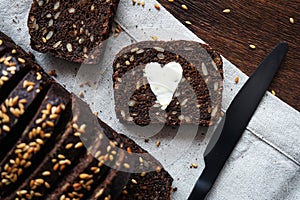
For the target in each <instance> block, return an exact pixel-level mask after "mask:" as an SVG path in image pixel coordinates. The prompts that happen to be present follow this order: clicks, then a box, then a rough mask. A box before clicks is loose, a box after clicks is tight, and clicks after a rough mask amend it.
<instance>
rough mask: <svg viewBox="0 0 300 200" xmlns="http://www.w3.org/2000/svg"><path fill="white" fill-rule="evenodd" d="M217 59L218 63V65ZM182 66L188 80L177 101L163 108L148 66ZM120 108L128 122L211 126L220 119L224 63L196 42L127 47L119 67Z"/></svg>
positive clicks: (117, 97)
mask: <svg viewBox="0 0 300 200" xmlns="http://www.w3.org/2000/svg"><path fill="white" fill-rule="evenodd" d="M212 61H213V62H212ZM171 62H176V63H177V64H180V66H181V68H182V71H183V72H182V79H181V81H180V82H179V84H178V87H177V90H176V91H175V93H174V95H173V98H172V101H171V102H170V103H169V105H168V106H167V107H166V109H165V110H162V107H161V105H160V104H159V103H158V102H157V97H156V96H155V94H154V92H153V91H152V89H151V87H150V85H149V82H148V80H147V77H146V75H145V67H146V65H147V64H149V63H158V64H160V65H161V66H162V67H163V66H164V65H166V64H168V63H171ZM113 70H114V74H113V82H114V96H115V110H116V114H117V117H118V118H119V119H120V121H122V122H126V123H129V124H132V123H135V124H138V125H142V126H144V125H148V124H150V123H153V124H155V123H165V124H166V125H179V124H199V125H202V126H208V125H211V124H212V123H213V122H214V121H215V120H216V119H218V118H219V116H220V108H221V98H222V94H221V93H222V78H223V70H222V59H221V57H220V55H219V54H218V53H217V52H216V51H215V50H213V49H212V48H210V47H209V46H208V45H206V44H200V43H198V42H193V41H170V42H163V41H146V42H139V43H136V44H133V45H130V46H128V47H125V48H124V49H123V50H121V52H119V53H118V55H117V56H116V59H115V60H114V64H113Z"/></svg>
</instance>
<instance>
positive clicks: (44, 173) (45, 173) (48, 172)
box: [42, 171, 51, 176]
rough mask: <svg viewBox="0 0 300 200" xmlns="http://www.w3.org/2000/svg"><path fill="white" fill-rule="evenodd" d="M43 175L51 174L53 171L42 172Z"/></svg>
mask: <svg viewBox="0 0 300 200" xmlns="http://www.w3.org/2000/svg"><path fill="white" fill-rule="evenodd" d="M42 175H43V176H50V175H51V172H50V171H44V172H43V173H42Z"/></svg>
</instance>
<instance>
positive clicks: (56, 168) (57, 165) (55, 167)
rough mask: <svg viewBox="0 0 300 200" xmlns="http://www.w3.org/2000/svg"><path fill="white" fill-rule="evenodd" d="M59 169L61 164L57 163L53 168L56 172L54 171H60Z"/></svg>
mask: <svg viewBox="0 0 300 200" xmlns="http://www.w3.org/2000/svg"><path fill="white" fill-rule="evenodd" d="M58 167H59V164H58V163H56V164H55V165H54V166H53V170H54V171H56V170H58Z"/></svg>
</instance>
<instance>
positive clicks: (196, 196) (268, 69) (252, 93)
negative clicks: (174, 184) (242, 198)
mask: <svg viewBox="0 0 300 200" xmlns="http://www.w3.org/2000/svg"><path fill="white" fill-rule="evenodd" d="M287 51H288V44H287V43H284V42H282V43H279V44H278V45H277V46H276V47H275V48H274V49H273V50H272V51H271V52H270V53H269V54H268V55H267V56H266V57H265V59H264V60H263V61H262V62H261V63H260V65H259V66H258V68H257V69H256V70H255V72H254V73H253V74H252V75H251V76H250V78H249V79H248V80H247V81H246V83H245V84H244V85H243V87H242V88H241V89H240V91H239V92H238V94H237V95H236V96H235V97H234V99H233V100H232V102H231V104H230V105H229V107H228V109H227V111H226V113H225V115H224V117H223V118H222V119H221V121H220V122H219V124H218V126H217V127H216V129H215V132H214V135H213V136H212V139H211V140H210V142H209V144H208V145H207V147H206V150H205V152H204V162H205V167H204V170H203V172H202V173H201V175H200V177H199V179H198V180H197V182H196V184H195V186H194V188H193V190H192V193H191V194H190V196H189V198H188V200H201V199H204V198H205V197H206V195H207V194H208V192H209V191H210V189H211V188H212V186H213V184H214V182H215V180H216V179H217V177H218V175H219V173H220V171H221V170H222V168H223V166H224V164H225V162H226V160H227V158H228V157H229V156H230V154H231V152H232V150H233V149H234V147H235V146H236V144H237V142H238V140H239V139H240V137H241V135H242V133H243V132H244V130H245V129H246V127H247V125H248V123H249V121H250V119H251V117H252V115H253V114H254V112H255V110H256V108H257V106H258V105H259V103H260V101H261V99H262V98H263V96H264V94H265V92H266V90H267V89H268V87H269V85H270V83H271V82H272V79H273V77H274V76H275V74H276V72H277V70H278V69H279V66H280V64H281V62H282V60H283V59H284V57H285V55H286V53H287Z"/></svg>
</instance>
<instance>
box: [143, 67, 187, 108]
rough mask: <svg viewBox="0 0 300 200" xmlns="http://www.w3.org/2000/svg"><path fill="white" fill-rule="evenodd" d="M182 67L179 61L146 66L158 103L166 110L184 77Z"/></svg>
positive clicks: (146, 74) (147, 75) (148, 78)
mask: <svg viewBox="0 0 300 200" xmlns="http://www.w3.org/2000/svg"><path fill="white" fill-rule="evenodd" d="M182 72H183V70H182V67H181V65H180V64H179V63H177V62H170V63H168V64H166V65H164V66H161V64H159V63H157V62H151V63H148V64H147V65H146V66H145V76H146V77H147V80H148V82H149V84H150V88H151V90H152V92H153V93H154V94H155V96H156V99H157V101H158V103H159V104H160V105H161V106H162V107H161V109H163V110H165V109H166V108H167V107H168V105H169V104H170V102H171V101H172V98H173V95H174V92H175V90H176V89H177V87H178V84H179V83H180V81H181V78H182Z"/></svg>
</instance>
